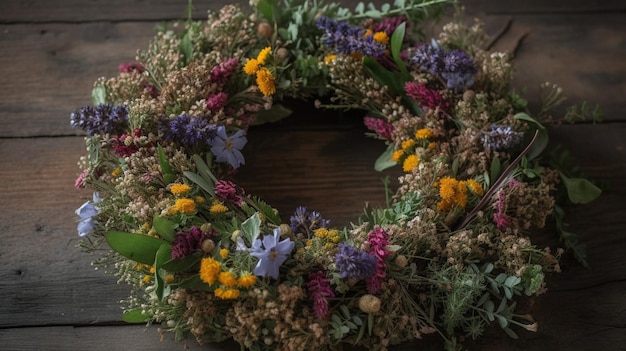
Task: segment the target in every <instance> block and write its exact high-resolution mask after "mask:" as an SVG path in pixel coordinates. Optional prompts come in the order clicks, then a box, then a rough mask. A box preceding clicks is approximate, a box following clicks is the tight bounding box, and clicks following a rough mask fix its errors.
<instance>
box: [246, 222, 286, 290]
mask: <svg viewBox="0 0 626 351" xmlns="http://www.w3.org/2000/svg"><path fill="white" fill-rule="evenodd" d="M294 246H295V244H294V242H293V241H291V239H289V238H287V239H285V240H282V241H280V229H278V228H276V229H274V235H265V236H264V237H263V240H261V239H256V240H255V241H254V243H252V248H251V249H250V255H251V256H254V257H256V258H258V259H259V262H258V263H257V265H256V267H254V275H256V276H260V277H271V278H274V279H277V278H278V268H279V267H280V265H282V264H283V263H284V262H285V260H287V256H289V254H290V253H291V251H293V248H294Z"/></svg>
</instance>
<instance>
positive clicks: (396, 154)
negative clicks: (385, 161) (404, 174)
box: [391, 150, 404, 162]
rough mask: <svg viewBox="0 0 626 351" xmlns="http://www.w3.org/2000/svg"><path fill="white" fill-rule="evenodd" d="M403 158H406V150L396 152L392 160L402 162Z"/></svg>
mask: <svg viewBox="0 0 626 351" xmlns="http://www.w3.org/2000/svg"><path fill="white" fill-rule="evenodd" d="M402 156H404V150H396V151H394V152H393V154H392V155H391V159H392V160H394V161H395V162H400V160H401V159H402Z"/></svg>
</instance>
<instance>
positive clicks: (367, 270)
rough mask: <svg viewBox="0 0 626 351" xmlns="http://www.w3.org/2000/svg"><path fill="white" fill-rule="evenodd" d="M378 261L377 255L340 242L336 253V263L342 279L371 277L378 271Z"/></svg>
mask: <svg viewBox="0 0 626 351" xmlns="http://www.w3.org/2000/svg"><path fill="white" fill-rule="evenodd" d="M377 263H378V260H377V259H376V256H373V255H370V254H369V253H367V252H365V251H359V250H357V249H356V248H355V247H354V246H351V245H348V244H345V243H342V244H339V252H337V255H335V264H336V265H337V268H338V269H339V273H340V274H341V278H342V279H350V278H356V279H365V278H369V277H371V276H373V275H374V274H375V273H376V265H377Z"/></svg>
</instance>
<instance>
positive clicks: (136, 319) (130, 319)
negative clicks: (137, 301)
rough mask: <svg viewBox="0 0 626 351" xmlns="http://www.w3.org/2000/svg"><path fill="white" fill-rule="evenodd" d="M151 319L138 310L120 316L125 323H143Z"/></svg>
mask: <svg viewBox="0 0 626 351" xmlns="http://www.w3.org/2000/svg"><path fill="white" fill-rule="evenodd" d="M151 318H152V316H150V315H147V314H144V313H143V312H142V311H141V309H140V308H138V309H134V310H130V311H126V312H124V314H123V315H122V320H123V321H124V322H126V323H145V322H148V321H149V320H150V319H151Z"/></svg>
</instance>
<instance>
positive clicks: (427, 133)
mask: <svg viewBox="0 0 626 351" xmlns="http://www.w3.org/2000/svg"><path fill="white" fill-rule="evenodd" d="M432 136H433V131H432V130H430V129H428V128H422V129H418V130H417V132H415V138H416V139H428V138H430V137H432Z"/></svg>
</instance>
